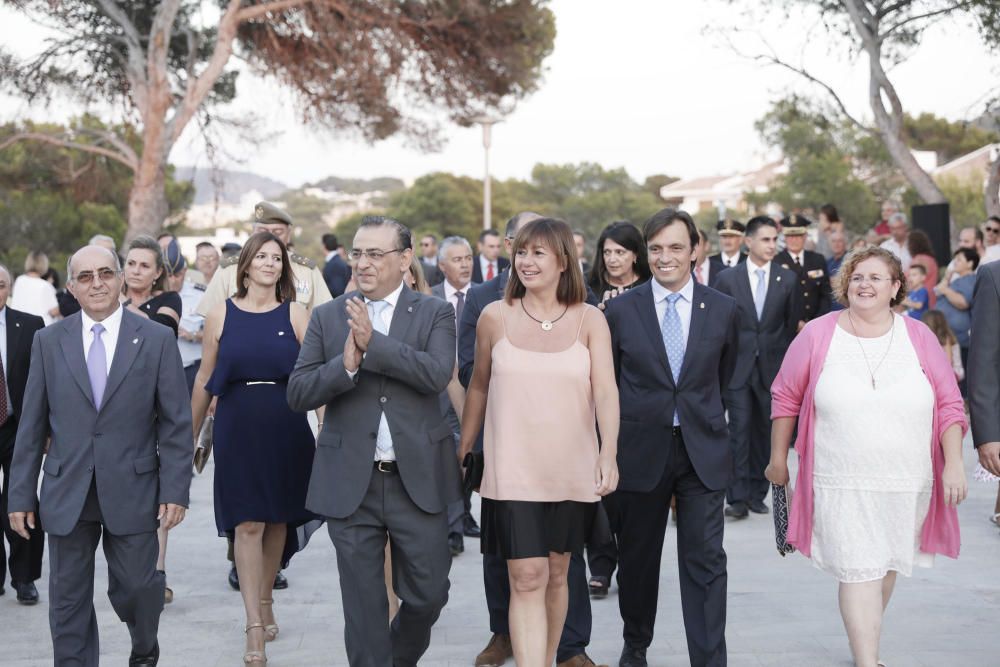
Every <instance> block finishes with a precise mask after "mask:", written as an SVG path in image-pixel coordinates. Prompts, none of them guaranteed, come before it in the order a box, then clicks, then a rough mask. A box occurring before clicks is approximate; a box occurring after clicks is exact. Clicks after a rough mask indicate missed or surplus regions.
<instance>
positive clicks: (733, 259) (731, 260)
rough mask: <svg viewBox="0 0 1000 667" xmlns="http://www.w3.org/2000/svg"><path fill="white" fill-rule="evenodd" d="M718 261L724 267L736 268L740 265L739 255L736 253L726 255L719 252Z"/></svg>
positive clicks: (723, 252)
mask: <svg viewBox="0 0 1000 667" xmlns="http://www.w3.org/2000/svg"><path fill="white" fill-rule="evenodd" d="M719 259H721V260H722V263H723V264H724V265H726V266H736V265H737V264H739V263H740V253H739V252H737V253H736V254H735V255H727V254H726V253H725V251H721V252H719Z"/></svg>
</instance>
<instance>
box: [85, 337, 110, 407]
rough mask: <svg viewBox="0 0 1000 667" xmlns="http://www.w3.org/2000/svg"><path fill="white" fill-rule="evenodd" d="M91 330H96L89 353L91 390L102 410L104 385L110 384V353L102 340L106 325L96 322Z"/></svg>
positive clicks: (95, 404) (95, 405) (95, 401)
mask: <svg viewBox="0 0 1000 667" xmlns="http://www.w3.org/2000/svg"><path fill="white" fill-rule="evenodd" d="M90 330H91V331H93V332H94V342H92V343H91V344H90V351H89V352H88V353H87V375H89V376H90V391H91V393H93V394H94V407H95V408H97V409H98V410H100V409H101V401H103V400H104V387H105V386H107V384H108V353H107V352H106V351H105V350H104V343H103V342H102V341H101V334H102V333H104V325H103V324H100V323H96V324H94V326H92V327H91V328H90Z"/></svg>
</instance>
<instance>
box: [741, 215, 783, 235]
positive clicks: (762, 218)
mask: <svg viewBox="0 0 1000 667" xmlns="http://www.w3.org/2000/svg"><path fill="white" fill-rule="evenodd" d="M765 225H766V226H767V227H770V228H771V229H773V230H775V231H777V230H778V223H776V222H775V221H774V219H772V218H771V217H769V216H766V215H758V216H756V217H753V218H750V221H749V222H747V236H754V235H756V234H757V230H758V229H760V228H761V227H764V226H765Z"/></svg>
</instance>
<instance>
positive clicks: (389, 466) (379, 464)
mask: <svg viewBox="0 0 1000 667" xmlns="http://www.w3.org/2000/svg"><path fill="white" fill-rule="evenodd" d="M375 469H376V470H378V471H379V472H384V473H394V472H396V462H395V461H376V462H375Z"/></svg>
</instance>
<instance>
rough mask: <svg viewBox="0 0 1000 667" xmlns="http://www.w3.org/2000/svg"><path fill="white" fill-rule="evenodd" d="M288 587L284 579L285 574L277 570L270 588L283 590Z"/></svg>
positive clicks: (286, 580)
mask: <svg viewBox="0 0 1000 667" xmlns="http://www.w3.org/2000/svg"><path fill="white" fill-rule="evenodd" d="M286 588H288V579H285V575H283V574H282V573H281V570H278V574H276V575H274V585H273V586H271V589H272V590H276V591H283V590H285V589H286Z"/></svg>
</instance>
